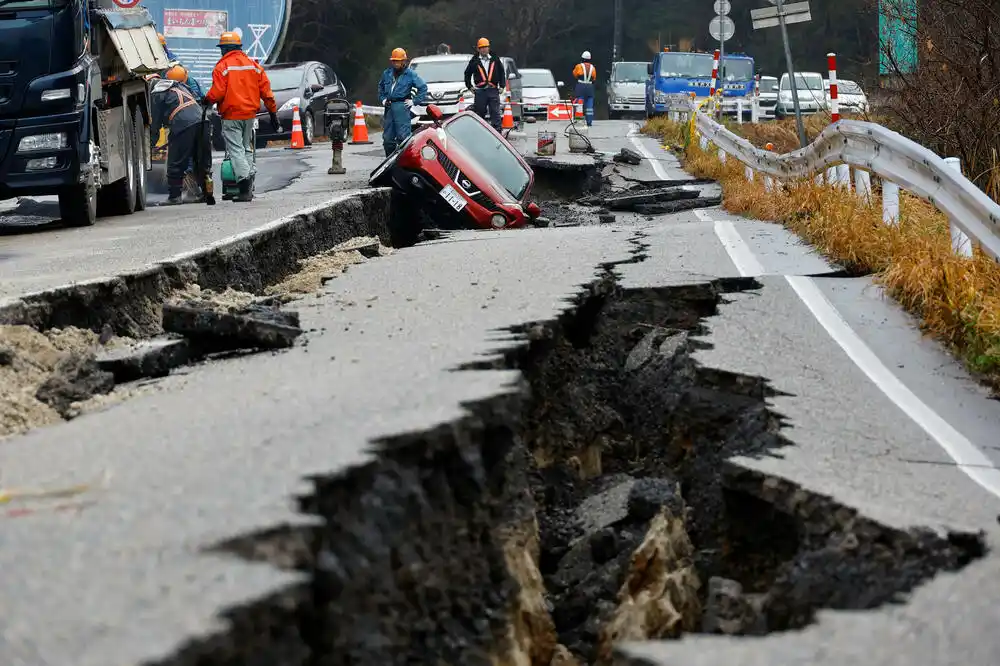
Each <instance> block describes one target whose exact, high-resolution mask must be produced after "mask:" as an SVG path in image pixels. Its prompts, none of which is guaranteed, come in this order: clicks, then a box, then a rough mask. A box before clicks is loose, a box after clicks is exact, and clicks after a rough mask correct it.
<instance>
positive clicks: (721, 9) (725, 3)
mask: <svg viewBox="0 0 1000 666" xmlns="http://www.w3.org/2000/svg"><path fill="white" fill-rule="evenodd" d="M732 7H733V6H732V5H731V4H730V3H729V0H715V4H714V5H712V11H713V12H715V13H716V14H718V15H719V16H725V15H726V14H728V13H729V10H730V9H732Z"/></svg>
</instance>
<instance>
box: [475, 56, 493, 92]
mask: <svg viewBox="0 0 1000 666" xmlns="http://www.w3.org/2000/svg"><path fill="white" fill-rule="evenodd" d="M496 64H497V63H496V61H495V60H490V71H489V73H488V74H487V73H486V70H485V69H483V61H482V60H480V61H479V65H478V67H479V76H481V77H483V83H485V84H486V85H487V86H493V87H494V88H496V87H497V84H495V83H493V82H492V81H491V79H492V78H493V68H494V67H495V66H496Z"/></svg>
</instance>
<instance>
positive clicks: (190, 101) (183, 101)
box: [167, 86, 198, 125]
mask: <svg viewBox="0 0 1000 666" xmlns="http://www.w3.org/2000/svg"><path fill="white" fill-rule="evenodd" d="M170 90H172V91H173V93H174V94H175V95H177V108H176V109H174V110H173V111H171V112H170V117H169V118H167V124H168V125H169V124H170V123H172V122H173V120H174V116H176V115H177V114H178V113H180V112H181V111H182V110H184V109H186V108H188V107H189V106H196V105H197V104H198V100H196V99H195V98H194V96H193V95H191V93H189V92H188V91H186V90H181V89H180V88H178V87H177V86H173V87H171V88H170Z"/></svg>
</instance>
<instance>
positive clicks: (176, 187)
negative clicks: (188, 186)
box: [160, 180, 184, 206]
mask: <svg viewBox="0 0 1000 666" xmlns="http://www.w3.org/2000/svg"><path fill="white" fill-rule="evenodd" d="M183 195H184V181H183V180H182V181H175V180H171V181H170V182H168V183H167V200H166V201H164V202H163V203H162V204H160V205H161V206H179V205H180V204H182V203H184V196H183Z"/></svg>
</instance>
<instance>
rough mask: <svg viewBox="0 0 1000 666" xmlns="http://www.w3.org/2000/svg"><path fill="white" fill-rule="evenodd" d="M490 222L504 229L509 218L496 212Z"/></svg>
mask: <svg viewBox="0 0 1000 666" xmlns="http://www.w3.org/2000/svg"><path fill="white" fill-rule="evenodd" d="M490 224H491V225H493V228H494V229H503V228H504V227H505V226H507V218H506V217H504V216H503V215H501V214H500V213H495V214H494V215H493V217H491V218H490Z"/></svg>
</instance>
